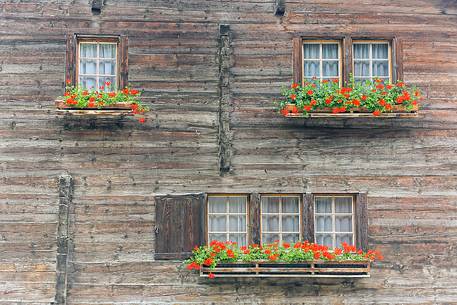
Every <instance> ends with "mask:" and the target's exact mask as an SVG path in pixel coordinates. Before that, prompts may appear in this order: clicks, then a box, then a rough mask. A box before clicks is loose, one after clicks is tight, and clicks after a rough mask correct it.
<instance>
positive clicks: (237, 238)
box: [229, 234, 246, 246]
mask: <svg viewBox="0 0 457 305" xmlns="http://www.w3.org/2000/svg"><path fill="white" fill-rule="evenodd" d="M229 240H230V241H234V242H236V243H237V244H238V245H240V246H245V245H246V234H230V235H229Z"/></svg>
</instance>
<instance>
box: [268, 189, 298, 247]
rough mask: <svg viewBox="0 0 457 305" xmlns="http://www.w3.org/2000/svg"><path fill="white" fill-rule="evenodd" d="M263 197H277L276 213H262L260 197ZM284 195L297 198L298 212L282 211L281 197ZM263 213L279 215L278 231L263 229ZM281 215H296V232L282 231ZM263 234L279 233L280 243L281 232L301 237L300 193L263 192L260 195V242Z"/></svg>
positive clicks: (280, 240)
mask: <svg viewBox="0 0 457 305" xmlns="http://www.w3.org/2000/svg"><path fill="white" fill-rule="evenodd" d="M264 197H279V198H280V200H279V207H278V213H264V212H263V208H262V207H263V204H262V198H264ZM284 197H296V198H298V213H283V212H282V198H284ZM264 215H275V216H278V217H279V225H278V232H271V231H264V230H263V227H264V223H263V216H264ZM283 215H286V216H287V215H290V216H298V232H296V231H293V232H288V231H286V232H284V231H282V216H283ZM264 234H276V235H279V243H280V244H282V242H283V238H282V236H283V234H298V239H299V240H301V239H302V197H301V196H300V195H294V194H265V195H261V196H260V243H261V244H263V243H264V241H263V235H264Z"/></svg>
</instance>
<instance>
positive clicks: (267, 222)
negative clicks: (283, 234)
mask: <svg viewBox="0 0 457 305" xmlns="http://www.w3.org/2000/svg"><path fill="white" fill-rule="evenodd" d="M262 231H264V232H279V216H276V215H267V216H262Z"/></svg>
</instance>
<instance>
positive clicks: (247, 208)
mask: <svg viewBox="0 0 457 305" xmlns="http://www.w3.org/2000/svg"><path fill="white" fill-rule="evenodd" d="M211 197H244V198H246V209H245V210H246V212H245V216H246V228H245V232H230V231H227V232H225V233H220V234H227V235H228V234H230V233H234V234H242V233H245V234H246V243H247V244H249V240H250V239H249V236H250V232H249V194H219V193H218V194H207V195H206V217H205V224H204V227H205V238H206V244H208V245H209V243H210V242H211V240H210V238H209V236H210V234H211V233H214V232H210V228H209V217H210V215H211V214H217V213H210V212H209V199H210V198H211ZM221 214H224V215H226V217H227V221H229V220H228V218H229V216H230V215H242V213H230V212H229V213H221ZM228 225H229V222H227V226H228Z"/></svg>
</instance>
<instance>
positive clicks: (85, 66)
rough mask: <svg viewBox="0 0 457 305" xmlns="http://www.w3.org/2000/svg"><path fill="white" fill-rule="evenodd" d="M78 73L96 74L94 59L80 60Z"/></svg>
mask: <svg viewBox="0 0 457 305" xmlns="http://www.w3.org/2000/svg"><path fill="white" fill-rule="evenodd" d="M79 73H80V74H92V75H95V74H97V61H95V60H81V63H80V64H79Z"/></svg>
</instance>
